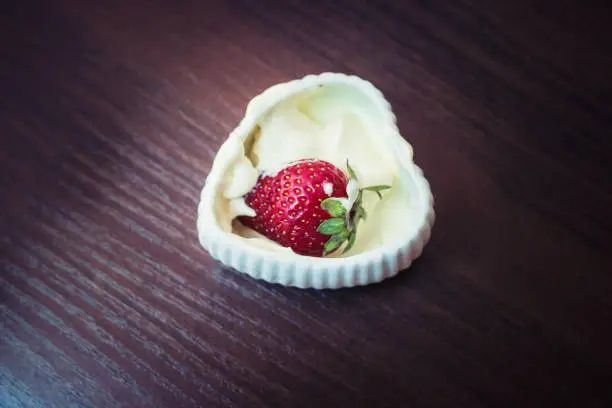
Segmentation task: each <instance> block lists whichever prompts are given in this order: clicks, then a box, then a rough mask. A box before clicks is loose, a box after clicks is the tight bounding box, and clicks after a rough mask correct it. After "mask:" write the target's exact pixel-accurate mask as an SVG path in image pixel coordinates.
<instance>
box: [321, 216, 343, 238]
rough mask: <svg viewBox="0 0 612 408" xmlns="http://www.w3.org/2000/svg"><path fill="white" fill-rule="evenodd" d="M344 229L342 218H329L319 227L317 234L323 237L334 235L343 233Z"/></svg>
mask: <svg viewBox="0 0 612 408" xmlns="http://www.w3.org/2000/svg"><path fill="white" fill-rule="evenodd" d="M344 229H345V228H344V218H330V219H329V220H326V221H323V222H322V223H321V225H319V227H318V228H317V232H320V233H321V234H323V235H336V234H339V233H341V232H342V231H344Z"/></svg>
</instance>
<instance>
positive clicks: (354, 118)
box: [217, 85, 410, 257]
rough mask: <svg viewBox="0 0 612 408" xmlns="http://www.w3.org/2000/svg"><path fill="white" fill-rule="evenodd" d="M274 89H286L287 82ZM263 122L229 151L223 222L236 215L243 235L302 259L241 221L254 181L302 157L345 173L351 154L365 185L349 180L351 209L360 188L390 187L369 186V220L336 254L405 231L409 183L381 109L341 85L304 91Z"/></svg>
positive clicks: (370, 246)
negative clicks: (378, 190)
mask: <svg viewBox="0 0 612 408" xmlns="http://www.w3.org/2000/svg"><path fill="white" fill-rule="evenodd" d="M273 90H274V89H273ZM275 91H276V92H277V93H282V86H280V87H278V88H276V89H275ZM273 93H274V92H272V94H273ZM257 125H258V127H259V130H258V131H256V132H253V134H252V135H251V136H250V137H249V138H247V140H245V142H244V143H242V144H238V143H237V144H234V145H230V146H231V147H230V148H231V149H232V151H231V152H225V153H226V154H231V155H232V156H233V160H232V161H231V163H230V164H229V166H228V167H227V170H226V173H225V176H224V178H223V183H222V186H221V193H222V194H221V197H220V198H219V200H226V202H225V203H219V204H220V205H219V206H218V208H217V211H218V215H221V217H220V218H221V219H222V220H225V222H228V221H231V232H232V233H233V234H235V235H237V236H238V237H240V239H241V241H243V242H244V243H245V244H247V245H251V246H255V247H258V248H263V249H266V250H269V251H273V252H283V253H285V254H291V255H293V256H295V257H301V256H300V255H297V254H294V253H293V252H292V251H291V250H290V249H289V248H285V247H282V246H280V245H278V244H276V243H274V242H272V241H270V240H268V239H267V238H265V237H263V236H262V235H260V234H258V233H256V232H255V231H252V230H250V229H248V228H246V227H244V226H242V225H241V224H240V223H239V222H237V221H236V220H235V218H236V217H238V216H241V215H246V216H253V215H254V211H253V210H252V209H250V208H249V207H248V206H247V205H246V204H245V202H244V199H243V196H244V195H245V194H246V193H248V192H249V191H250V190H251V189H252V188H253V187H254V186H255V184H256V181H257V177H258V175H259V174H260V173H264V174H274V173H276V172H278V171H279V170H281V169H282V168H284V167H285V166H286V165H287V164H288V163H290V162H292V161H295V160H299V159H304V158H316V159H321V160H326V161H329V162H330V163H332V164H334V165H335V166H337V167H338V168H340V169H343V170H344V171H346V161H347V159H348V160H349V162H350V163H351V167H352V168H353V169H354V170H355V173H356V174H357V177H358V180H359V185H356V184H355V183H352V182H351V183H349V185H348V186H347V191H346V193H347V195H348V197H349V198H348V199H342V200H341V201H342V202H343V205H345V207H347V208H350V206H351V205H352V202H354V200H355V198H356V193H357V191H358V188H361V187H366V186H371V185H390V186H392V188H391V190H388V191H386V192H384V193H383V199H382V200H379V198H378V197H377V195H376V194H375V193H373V192H364V201H363V205H364V208H365V210H366V212H367V214H368V218H367V220H366V221H362V222H361V223H360V225H359V227H358V234H357V239H356V243H355V246H354V247H353V249H352V250H351V251H349V252H348V253H346V254H344V255H340V253H339V252H340V251H336V253H335V254H332V255H330V256H331V257H339V256H350V255H355V254H359V253H363V252H366V251H369V250H373V249H375V248H376V247H378V246H381V245H388V244H392V243H393V240H397V239H398V238H401V237H402V236H403V234H404V233H405V231H406V227H407V225H406V222H405V220H406V219H407V217H409V214H407V212H406V210H407V209H408V208H409V207H410V196H409V194H408V188H406V185H405V183H402V182H401V180H400V179H401V178H400V177H398V175H399V174H400V172H401V171H402V169H401V168H400V167H401V166H399V164H398V162H397V158H396V155H395V152H394V151H393V148H392V147H391V146H390V145H389V143H386V141H385V140H383V138H382V137H381V135H380V133H381V132H382V131H383V129H382V128H381V126H380V121H379V119H378V117H377V115H376V112H375V108H374V107H373V106H372V105H371V102H370V101H369V100H368V98H367V97H365V96H364V95H363V94H362V93H360V92H359V91H358V90H356V89H354V88H351V87H348V86H343V85H328V86H322V87H317V88H315V89H313V90H306V91H302V92H299V93H297V94H294V95H291V96H289V97H288V98H285V99H284V100H282V101H281V102H280V103H278V104H276V105H275V106H273V107H272V108H271V109H269V110H268V111H267V112H266V113H265V114H264V115H263V116H262V117H261V118H260V119H259V121H258V123H257ZM404 171H405V170H404ZM321 188H322V189H323V190H324V192H325V193H326V194H327V195H328V196H332V197H334V196H337V195H338V194H339V193H340V192H337V191H332V190H333V186H331V185H323V186H322V187H321ZM398 220H402V222H398Z"/></svg>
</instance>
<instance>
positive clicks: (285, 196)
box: [239, 159, 390, 257]
mask: <svg viewBox="0 0 612 408" xmlns="http://www.w3.org/2000/svg"><path fill="white" fill-rule="evenodd" d="M347 170H348V177H347V175H346V174H345V173H344V172H343V171H342V170H340V169H339V168H337V167H335V166H334V165H333V164H331V163H328V162H326V161H323V160H315V159H304V160H299V161H297V162H293V163H291V164H290V165H289V166H288V167H286V168H284V169H283V170H281V171H280V172H278V173H277V174H275V175H263V176H260V178H259V179H258V181H257V184H256V185H255V187H253V189H252V190H251V191H250V192H249V193H248V194H247V195H246V197H245V202H246V204H247V205H248V206H249V207H250V208H252V209H253V210H254V211H255V214H256V215H255V216H254V217H250V216H241V217H239V220H240V222H241V223H242V224H243V225H245V226H247V227H249V228H252V229H253V230H255V231H257V232H259V233H260V234H262V235H264V236H265V237H267V238H269V239H271V240H272V241H275V242H277V243H278V244H280V245H282V246H284V247H289V248H291V249H292V250H293V251H294V252H295V253H297V254H300V255H306V256H316V257H321V256H325V255H327V254H330V253H332V252H334V251H336V250H337V249H338V248H340V247H341V246H342V245H343V244H344V243H345V242H346V243H347V244H346V247H345V249H344V252H346V251H348V250H349V249H350V248H351V247H352V246H353V244H354V243H355V238H356V228H357V224H358V223H359V221H360V220H361V219H364V220H365V218H366V213H365V210H364V209H363V207H362V194H363V191H374V192H376V193H377V194H378V196H379V197H380V198H382V195H381V193H380V192H381V191H383V190H386V189H388V188H390V187H389V186H373V187H366V188H363V189H358V188H357V177H356V175H355V172H354V171H353V169H352V168H351V167H350V165H349V164H348V161H347Z"/></svg>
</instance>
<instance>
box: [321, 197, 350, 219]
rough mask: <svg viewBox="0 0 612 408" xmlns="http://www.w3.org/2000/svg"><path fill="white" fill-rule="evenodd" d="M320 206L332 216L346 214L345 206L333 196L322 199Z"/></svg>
mask: <svg viewBox="0 0 612 408" xmlns="http://www.w3.org/2000/svg"><path fill="white" fill-rule="evenodd" d="M321 208H323V209H324V210H325V211H327V212H328V213H329V215H331V216H332V217H344V216H345V215H346V208H344V206H343V205H342V203H341V202H340V201H338V200H337V199H335V198H328V199H326V200H323V202H322V203H321Z"/></svg>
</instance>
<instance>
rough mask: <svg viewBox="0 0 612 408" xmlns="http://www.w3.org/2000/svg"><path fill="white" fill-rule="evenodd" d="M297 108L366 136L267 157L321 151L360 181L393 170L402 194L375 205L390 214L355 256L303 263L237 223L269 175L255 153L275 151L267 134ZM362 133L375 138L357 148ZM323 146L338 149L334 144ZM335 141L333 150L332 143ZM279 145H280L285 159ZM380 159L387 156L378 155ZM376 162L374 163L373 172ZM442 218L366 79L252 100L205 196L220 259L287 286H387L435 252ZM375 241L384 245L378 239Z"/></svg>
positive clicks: (204, 226)
mask: <svg viewBox="0 0 612 408" xmlns="http://www.w3.org/2000/svg"><path fill="white" fill-rule="evenodd" d="M296 98H297V99H296ZM287 101H294V102H295V101H298V102H296V103H297V105H299V104H302V105H303V106H302V105H300V106H302V108H303V112H302V113H303V114H304V115H306V116H307V117H308V118H309V119H308V120H312V121H314V122H313V123H316V124H319V123H324V124H325V123H332V122H333V123H334V124H338V123H341V124H344V125H345V126H346V127H345V128H346V129H349V128H350V127H351V126H354V125H355V124H356V123H358V124H361V125H359V126H361V127H359V128H354V127H353V128H351V129H353V130H355V129H356V131H355V132H356V133H355V132H353V133H351V132H349V131H348V130H347V131H343V132H344V133H343V135H344V136H342V137H343V139H342V138H341V139H340V140H341V142H338V143H339V144H338V145H337V146H335V147H334V148H332V149H326V150H320V149H319V150H317V149H316V148H317V146H310V147H309V148H305V151H303V152H302V151H300V148H301V147H300V146H298V145H300V143H294V142H291V143H290V146H288V147H282V146H280V145H282V143H283V141H282V140H283V139H278V141H276V140H274V141H273V140H268V141H267V147H266V148H264V147H261V148H260V150H261V151H262V152H264V153H263V156H267V157H268V158H270V157H271V158H274V157H275V156H276V155H278V156H283V154H285V155H287V154H286V152H287V151H290V154H288V155H289V156H291V157H290V158H293V159H296V158H299V156H300V154H303V155H304V156H305V157H311V156H312V152H313V151H315V152H317V151H321V152H325V154H327V156H330V155H331V156H330V157H332V156H333V158H335V159H336V163H341V162H345V161H346V159H349V158H350V160H351V165H352V167H354V168H355V171H356V173H357V174H358V175H359V177H360V178H362V177H365V178H366V179H367V178H368V177H370V176H372V174H374V173H376V172H377V171H378V170H379V169H381V168H388V169H393V178H392V183H393V186H392V189H391V190H390V191H392V192H393V191H395V193H389V195H388V196H387V195H385V197H384V198H383V199H382V200H381V201H376V202H377V203H378V204H371V205H370V207H369V210H368V212H370V211H372V208H374V207H372V206H375V205H380V206H381V207H376V208H374V210H377V214H379V215H378V218H374V219H375V220H376V221H366V223H367V222H370V227H369V228H365V232H364V233H363V234H362V236H360V235H357V243H356V245H355V247H354V248H353V249H351V250H350V251H348V252H347V253H346V254H334V255H332V256H327V257H310V256H302V255H297V254H295V253H294V252H293V251H291V250H290V249H288V248H284V247H281V246H280V245H278V244H275V243H272V242H265V239H261V238H262V237H261V236H259V237H258V236H257V234H250V235H249V234H246V235H245V234H244V229H245V228H244V227H241V225H240V223H237V218H236V217H237V213H238V212H240V211H241V209H244V208H245V204H244V202H242V205H240V201H237V200H236V197H239V196H241V195H242V196H243V195H245V194H246V193H248V191H249V190H250V189H251V188H252V187H253V185H254V183H255V181H256V179H257V177H258V176H259V174H261V173H262V171H264V170H262V169H260V168H257V162H258V161H259V158H258V157H254V156H249V154H251V153H249V152H250V151H252V150H253V144H254V143H259V144H261V145H262V146H263V144H265V143H264V142H261V141H260V140H259V139H263V138H264V134H265V132H262V126H272V125H270V124H269V122H270V119H269V118H270V117H272V115H276V116H274V117H275V118H278V117H279V115H281V114H282V112H283V110H282V109H284V108H281V107H282V106H285V105H286V103H288V102H287ZM309 101H314V102H309ZM294 105H295V104H294ZM297 105H295V106H297ZM302 108H300V109H302ZM304 109H305V110H304ZM306 111H307V112H306ZM279 112H281V113H279ZM347 112H349V113H350V114H351V115H353V116H350V119H346V118H347V117H349V116H346V115H347ZM302 113H300V114H302ZM308 115H311V116H312V117H310V116H308ZM343 115H344V116H343ZM313 118H314V119H313ZM338 118H341V119H338ZM281 119H282V120H284V118H282V117H281ZM275 120H276V122H278V120H277V119H275ZM300 120H301V119H300ZM286 123H294V122H286ZM295 123H297V122H295ZM309 126H310V125H309ZM317 126H318V125H317ZM325 126H327V127H326V128H325V129H332V128H333V126H335V125H331V124H330V125H329V126H328V125H325ZM339 126H341V125H339ZM345 128H343V129H345ZM266 129H267V128H266ZM361 130H363V132H362V133H363V134H365V135H368V136H367V140H366V139H357V136H355V138H354V139H351V137H352V135H357V134H358V133H359V132H361ZM300 131H304V128H302V129H300ZM268 133H269V134H271V133H270V132H268ZM308 137H309V136H308V135H307V134H306V135H305V136H304V138H308ZM360 137H361V136H360ZM364 137H365V136H364ZM257 138H259V139H257ZM254 140H257V141H254ZM313 140H314V139H313ZM320 140H323V141H324V143H323V144H328V142H327V140H328V139H325V138H323V139H319V141H320ZM329 140H330V142H329V143H331V138H330V139H329ZM274 143H277V144H279V145H278V152H277V151H275V149H276V147H275V145H274ZM309 143H310V142H309ZM313 143H314V142H313ZM270 146H272V147H270ZM265 149H267V150H265ZM283 149H284V150H283ZM313 149H314V150H313ZM345 150H346V151H345ZM375 150H380V152H382V153H380V154H378V155H377V154H376V153H375ZM321 154H323V153H321ZM370 155H371V156H370ZM315 159H329V157H315ZM376 160H378V162H377V161H376ZM367 161H370V163H369V164H368V163H365V162H367ZM385 166H386V167H385ZM370 178H372V177H370ZM373 199H376V197H375V195H374V197H373ZM385 200H386V201H387V202H388V203H387V204H385ZM247 208H248V207H247ZM370 218H372V217H369V218H368V220H369V219H370ZM434 218H435V214H434V208H433V196H432V193H431V190H430V186H429V183H428V182H427V180H426V179H425V177H424V176H423V172H422V171H421V169H420V168H419V167H417V166H416V165H415V164H414V161H413V151H412V146H411V145H410V144H409V143H408V142H407V141H406V140H405V139H404V138H403V137H402V136H401V134H400V132H399V130H398V127H397V123H396V118H395V115H394V114H393V111H392V110H391V106H390V104H389V103H388V102H387V101H386V100H385V98H384V97H383V95H382V93H381V92H380V91H379V90H378V89H376V88H375V87H374V86H373V85H372V84H371V83H370V82H368V81H365V80H363V79H361V78H359V77H356V76H349V75H344V74H338V73H323V74H319V75H309V76H306V77H304V78H302V79H297V80H293V81H290V82H286V83H282V84H278V85H274V86H272V87H270V88H268V89H267V90H265V91H264V92H262V93H261V94H259V95H258V96H256V97H255V98H253V100H251V102H250V103H249V104H248V106H247V109H246V112H245V115H244V117H243V119H242V120H241V122H240V123H239V125H238V126H237V127H236V128H235V129H234V130H233V131H232V132H231V133H230V135H229V136H228V138H227V140H226V141H225V142H224V143H223V145H222V146H221V147H220V149H219V151H218V153H217V155H216V157H215V159H214V161H213V165H212V168H211V171H210V173H209V175H208V177H207V178H206V181H205V183H204V187H203V189H202V192H201V197H200V203H199V206H198V218H197V229H198V236H199V240H200V243H201V245H202V246H203V247H204V248H205V249H206V251H208V253H209V254H210V256H212V257H213V258H215V259H217V260H218V261H220V262H221V263H223V264H225V265H226V266H228V267H231V268H233V269H235V270H237V271H239V272H242V273H245V274H247V275H250V276H252V277H253V278H256V279H263V280H265V281H268V282H272V283H277V284H281V285H286V286H295V287H299V288H317V289H336V288H342V287H351V286H359V285H368V284H371V283H376V282H380V281H382V280H384V279H387V278H389V277H392V276H395V275H396V274H397V273H398V272H399V271H401V270H403V269H406V268H408V267H409V266H410V265H411V264H412V262H413V261H414V260H415V259H416V258H417V257H419V256H420V255H421V252H422V251H423V247H424V246H425V244H426V243H427V242H428V240H429V238H430V235H431V229H432V226H433V224H434ZM360 228H361V227H360ZM368 231H369V232H368ZM370 235H372V236H376V237H377V238H376V239H374V238H371V239H370V238H369V236H370ZM360 242H361V244H362V245H361V248H359V247H360ZM338 252H339V251H338Z"/></svg>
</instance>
